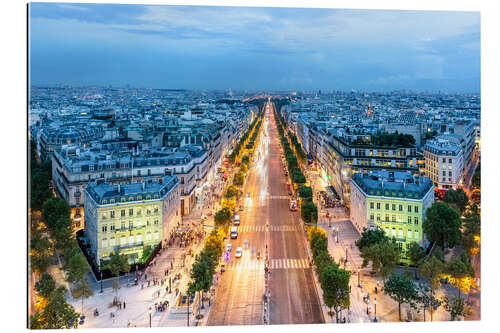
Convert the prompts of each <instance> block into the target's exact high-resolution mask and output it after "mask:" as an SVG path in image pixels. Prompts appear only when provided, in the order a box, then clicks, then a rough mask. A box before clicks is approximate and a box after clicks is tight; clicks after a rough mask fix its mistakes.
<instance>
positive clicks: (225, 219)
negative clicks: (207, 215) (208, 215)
mask: <svg viewBox="0 0 500 333" xmlns="http://www.w3.org/2000/svg"><path fill="white" fill-rule="evenodd" d="M230 220H231V212H230V211H229V209H228V208H227V207H225V208H222V209H221V210H219V211H218V212H216V213H215V215H214V222H215V225H216V226H219V225H224V224H228V223H229V221H230Z"/></svg>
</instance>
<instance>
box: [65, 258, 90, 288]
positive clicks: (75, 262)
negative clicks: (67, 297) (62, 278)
mask: <svg viewBox="0 0 500 333" xmlns="http://www.w3.org/2000/svg"><path fill="white" fill-rule="evenodd" d="M88 271H89V265H88V264H87V260H86V259H85V257H84V256H83V254H81V253H80V252H77V253H75V254H74V255H73V256H72V257H71V258H69V259H68V260H67V263H66V280H67V281H69V282H73V283H77V282H79V281H81V280H82V279H83V278H84V277H85V274H87V272H88Z"/></svg>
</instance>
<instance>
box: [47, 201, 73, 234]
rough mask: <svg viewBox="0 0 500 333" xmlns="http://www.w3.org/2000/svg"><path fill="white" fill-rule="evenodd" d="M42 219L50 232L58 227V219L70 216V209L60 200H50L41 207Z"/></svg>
mask: <svg viewBox="0 0 500 333" xmlns="http://www.w3.org/2000/svg"><path fill="white" fill-rule="evenodd" d="M42 216H43V219H44V220H45V223H46V224H47V227H48V228H49V229H50V230H54V229H56V228H57V227H58V222H60V221H61V219H59V218H60V217H67V218H69V216H70V207H69V206H68V203H67V202H66V201H65V200H64V199H61V198H50V199H49V200H47V201H46V202H45V204H44V205H43V212H42Z"/></svg>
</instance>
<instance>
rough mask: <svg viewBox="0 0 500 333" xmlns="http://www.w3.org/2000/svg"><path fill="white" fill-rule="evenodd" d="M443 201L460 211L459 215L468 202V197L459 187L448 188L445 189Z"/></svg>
mask: <svg viewBox="0 0 500 333" xmlns="http://www.w3.org/2000/svg"><path fill="white" fill-rule="evenodd" d="M443 201H444V202H446V203H448V204H449V205H450V206H452V207H453V208H455V209H456V210H457V211H458V212H459V213H460V215H462V214H463V213H464V211H465V208H466V207H467V205H468V204H469V198H468V197H467V194H465V192H464V190H462V189H461V188H459V189H456V190H453V189H450V190H448V191H446V194H445V195H444V198H443Z"/></svg>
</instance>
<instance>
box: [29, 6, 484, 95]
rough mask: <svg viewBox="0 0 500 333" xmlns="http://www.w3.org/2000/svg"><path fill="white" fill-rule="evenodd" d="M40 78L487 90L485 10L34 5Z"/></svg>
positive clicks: (33, 62)
mask: <svg viewBox="0 0 500 333" xmlns="http://www.w3.org/2000/svg"><path fill="white" fill-rule="evenodd" d="M29 17H30V29H29V33H30V36H29V43H30V74H31V83H32V84H58V83H63V84H71V85H93V84H99V85H109V84H111V85H118V86H124V85H125V84H130V85H131V86H135V87H153V88H188V89H198V88H202V89H204V88H207V89H210V88H214V89H229V88H231V89H233V90H238V89H251V90H253V89H256V90H266V89H273V90H274V89H278V90H290V89H291V90H316V89H324V90H332V89H335V90H350V89H359V90H369V91H386V90H393V89H418V90H429V91H437V90H440V91H443V92H479V91H480V14H479V12H455V11H446V12H444V11H442V12H439V11H397V10H394V11H386V10H346V9H303V8H260V7H255V8H250V7H246V8H244V7H243V8H242V7H195V6H167V5H152V6H146V5H115V4H113V5H106V4H76V3H75V4H68V3H59V4H57V3H32V4H31V5H30V11H29Z"/></svg>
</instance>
